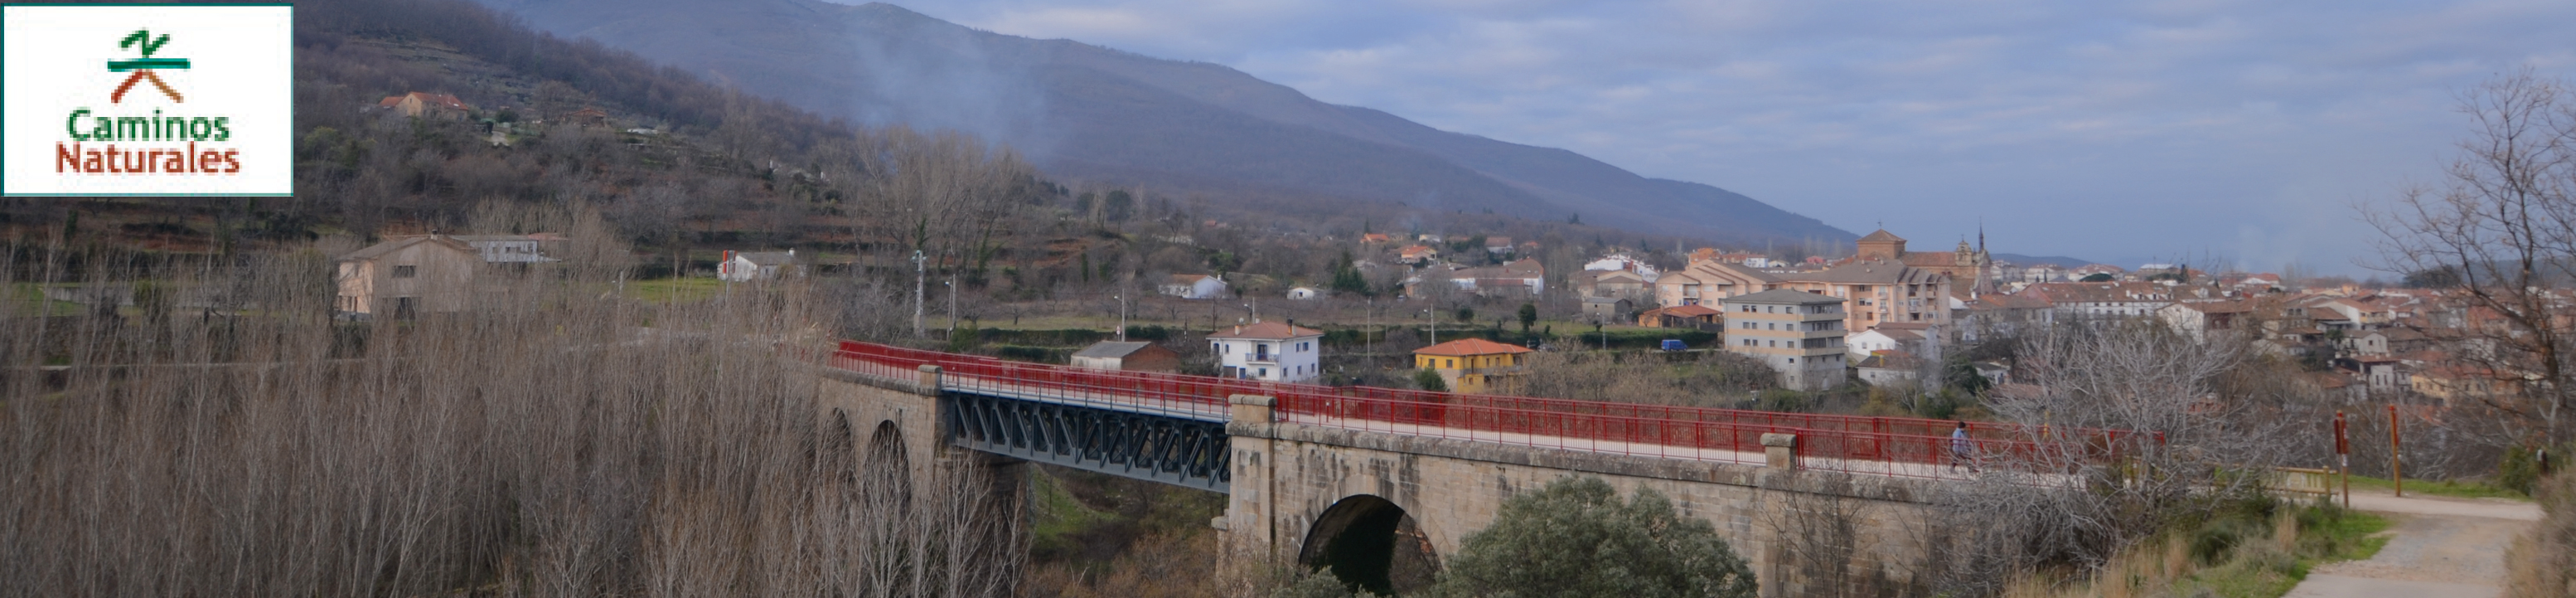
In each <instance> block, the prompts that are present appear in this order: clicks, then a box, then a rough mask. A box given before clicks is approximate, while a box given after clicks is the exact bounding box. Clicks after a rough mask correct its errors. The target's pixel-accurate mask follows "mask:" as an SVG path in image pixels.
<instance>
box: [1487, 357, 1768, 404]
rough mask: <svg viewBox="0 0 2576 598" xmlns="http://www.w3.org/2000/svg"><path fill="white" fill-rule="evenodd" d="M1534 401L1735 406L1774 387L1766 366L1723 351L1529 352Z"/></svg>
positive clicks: (1529, 379) (1530, 383) (1529, 384)
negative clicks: (1542, 399)
mask: <svg viewBox="0 0 2576 598" xmlns="http://www.w3.org/2000/svg"><path fill="white" fill-rule="evenodd" d="M1529 369H1530V370H1531V371H1533V372H1545V373H1546V374H1545V375H1532V376H1529V377H1528V386H1527V389H1526V390H1527V392H1526V393H1524V394H1526V395H1528V396H1533V397H1552V398H1560V399H1581V400H1588V401H1616V402H1622V403H1645V404H1654V405H1692V406H1702V407H1734V406H1737V405H1738V404H1739V403H1740V402H1742V401H1744V400H1746V399H1747V398H1749V397H1751V396H1752V395H1753V393H1755V392H1759V391H1762V390H1765V389H1770V388H1776V387H1778V386H1779V380H1780V377H1779V374H1778V373H1776V372H1774V371H1773V370H1772V369H1771V368H1770V367H1769V366H1765V365H1763V364H1762V363H1761V362H1759V361H1754V360H1752V359H1750V358H1746V357H1743V356H1740V355H1736V354H1734V353H1727V352H1723V351H1718V352H1700V353H1690V354H1685V355H1683V356H1679V357H1675V356H1671V355H1668V354H1662V353H1640V352H1620V353H1589V352H1587V353H1561V352H1539V353H1531V354H1529Z"/></svg>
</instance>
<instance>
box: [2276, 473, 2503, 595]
mask: <svg viewBox="0 0 2576 598" xmlns="http://www.w3.org/2000/svg"><path fill="white" fill-rule="evenodd" d="M2352 507H2353V508H2354V509H2357V510H2362V511H2369V512H2372V513H2377V514H2380V515H2383V516H2386V517H2388V518H2389V519H2391V520H2393V521H2394V523H2395V524H2394V525H2391V526H2390V527H2389V529H2388V531H2387V532H2385V533H2388V534H2390V535H2391V536H2390V538H2389V540H2388V546H2387V547H2386V548H2382V549H2380V550H2379V554H2378V555H2377V556H2373V557H2371V558H2370V560H2364V561H2345V562H2341V563H2331V564H2327V565H2323V566H2320V567H2317V568H2316V570H2314V571H2311V572H2309V573H2308V579H2307V580H2306V581H2303V582H2300V583H2299V587H2297V588H2292V589H2291V590H2290V594H2289V596H2288V598H2415V597H2419V596H2439V597H2443V598H2455V597H2456V598H2489V597H2494V596H2501V595H2503V594H2504V590H2503V585H2504V576H2505V572H2504V549H2505V546H2506V545H2507V544H2511V543H2512V542H2513V538H2514V537H2515V536H2519V535H2521V534H2522V533H2523V531H2524V530H2527V529H2530V527H2531V524H2532V522H2535V521H2539V520H2540V507H2539V506H2537V505H2533V504H2531V503H2528V502H2521V501H2511V500H2503V499H2467V498H2446V497H2415V496H2409V497H2406V498H2397V497H2396V496H2392V495H2390V494H2387V493H2378V494H2372V493H2369V492H2368V491H2360V492H2354V493H2353V497H2352Z"/></svg>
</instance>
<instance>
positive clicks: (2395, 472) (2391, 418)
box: [2388, 405, 2406, 498]
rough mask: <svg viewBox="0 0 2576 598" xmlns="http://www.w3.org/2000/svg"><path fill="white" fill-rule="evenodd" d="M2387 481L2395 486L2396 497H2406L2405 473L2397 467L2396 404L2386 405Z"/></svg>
mask: <svg viewBox="0 0 2576 598" xmlns="http://www.w3.org/2000/svg"><path fill="white" fill-rule="evenodd" d="M2388 482H2389V483H2390V484H2392V485H2394V486H2396V487H2397V497H2398V498H2406V473H2405V472H2404V471H2402V470H2399V469H2398V461H2397V406H2396V405H2389V406H2388Z"/></svg>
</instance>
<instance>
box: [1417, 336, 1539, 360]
mask: <svg viewBox="0 0 2576 598" xmlns="http://www.w3.org/2000/svg"><path fill="white" fill-rule="evenodd" d="M1528 352H1530V350H1529V348H1528V347H1523V346H1520V345H1514V344H1508V343H1497V342H1494V341H1489V340H1485V339H1481V338H1470V339H1461V340H1454V341H1449V342H1445V343H1440V344H1437V345H1432V346H1428V347H1423V348H1420V349H1414V350H1413V354H1415V355H1440V356H1447V357H1464V356H1468V355H1498V354H1501V355H1508V354H1516V353H1528Z"/></svg>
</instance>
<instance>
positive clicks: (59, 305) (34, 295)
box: [0, 282, 81, 316]
mask: <svg viewBox="0 0 2576 598" xmlns="http://www.w3.org/2000/svg"><path fill="white" fill-rule="evenodd" d="M0 309H5V310H6V311H7V312H8V313H9V314H10V315H18V316H69V315H78V314H80V313H81V304H78V303H73V302H70V301H52V300H48V299H45V292H44V286H43V285H41V284H38V283H33V282H17V283H10V284H9V292H8V294H7V295H0Z"/></svg>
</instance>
